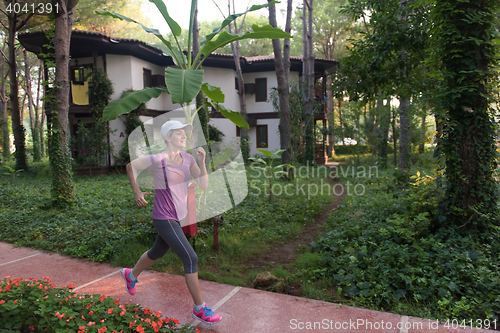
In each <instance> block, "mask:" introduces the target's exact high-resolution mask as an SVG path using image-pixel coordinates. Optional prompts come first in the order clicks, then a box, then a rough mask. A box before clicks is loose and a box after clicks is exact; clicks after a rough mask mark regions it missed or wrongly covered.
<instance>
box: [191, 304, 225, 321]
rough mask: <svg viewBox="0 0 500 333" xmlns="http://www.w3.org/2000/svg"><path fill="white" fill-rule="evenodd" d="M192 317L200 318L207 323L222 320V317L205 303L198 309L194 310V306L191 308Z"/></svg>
mask: <svg viewBox="0 0 500 333" xmlns="http://www.w3.org/2000/svg"><path fill="white" fill-rule="evenodd" d="M193 319H197V320H201V321H202V322H204V323H207V324H215V323H218V322H220V321H221V320H222V317H221V316H219V315H216V314H215V313H214V312H213V311H212V309H210V308H209V307H208V306H206V305H205V307H204V308H202V309H201V310H200V311H196V308H193Z"/></svg>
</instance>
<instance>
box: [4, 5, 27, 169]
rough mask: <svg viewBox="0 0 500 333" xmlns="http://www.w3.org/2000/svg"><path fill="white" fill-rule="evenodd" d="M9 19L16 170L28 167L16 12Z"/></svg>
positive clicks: (10, 74) (11, 96)
mask: <svg viewBox="0 0 500 333" xmlns="http://www.w3.org/2000/svg"><path fill="white" fill-rule="evenodd" d="M8 21H9V38H8V45H9V59H8V62H9V78H10V115H11V118H12V132H13V133H14V146H15V147H16V166H15V169H16V170H26V169H28V161H27V159H26V147H25V137H24V135H25V129H24V126H23V123H22V119H21V112H20V109H19V86H18V82H17V76H16V74H17V63H16V53H15V49H16V24H17V14H16V13H14V11H12V13H11V15H9V16H8Z"/></svg>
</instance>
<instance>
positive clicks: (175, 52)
mask: <svg viewBox="0 0 500 333" xmlns="http://www.w3.org/2000/svg"><path fill="white" fill-rule="evenodd" d="M150 1H151V0H150ZM154 1H157V0H154ZM152 2H153V1H152ZM155 4H156V3H155ZM162 4H163V3H162ZM157 6H158V5H157ZM163 6H164V7H165V4H163ZM159 9H160V8H159ZM165 10H166V8H165ZM160 11H161V9H160ZM95 12H96V13H97V14H99V15H103V16H111V17H113V18H117V19H120V20H124V21H127V22H133V23H136V24H138V25H140V26H141V27H142V29H144V31H146V32H147V33H150V34H153V35H155V36H156V37H158V38H159V39H160V40H161V41H162V42H163V44H165V47H166V48H167V49H168V51H166V50H165V49H164V48H161V50H162V51H163V52H165V53H166V54H168V55H169V56H171V57H172V58H173V59H174V62H175V63H176V64H177V63H180V61H181V60H183V59H184V54H183V53H182V52H181V51H180V50H179V49H177V48H173V47H172V44H171V43H170V42H169V41H168V40H166V39H165V38H163V36H162V34H161V33H160V31H159V30H158V29H153V28H148V27H146V26H144V25H142V23H140V22H138V21H136V20H134V19H131V18H130V17H126V16H123V15H121V14H118V13H113V12H109V11H107V10H96V11H95ZM167 16H168V13H167ZM169 17H170V16H169ZM172 21H173V20H172ZM173 23H175V24H177V23H176V22H175V21H173ZM177 26H179V25H178V24H177ZM170 29H173V28H172V27H170ZM174 29H175V26H174ZM179 29H180V27H179ZM172 31H173V30H172ZM179 34H180V30H179ZM156 47H158V45H157V46H156ZM158 48H159V47H158Z"/></svg>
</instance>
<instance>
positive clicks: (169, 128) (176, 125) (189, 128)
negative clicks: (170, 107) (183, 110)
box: [161, 120, 193, 138]
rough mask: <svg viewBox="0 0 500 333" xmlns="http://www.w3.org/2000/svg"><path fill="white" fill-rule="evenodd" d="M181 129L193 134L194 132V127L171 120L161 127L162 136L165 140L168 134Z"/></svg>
mask: <svg viewBox="0 0 500 333" xmlns="http://www.w3.org/2000/svg"><path fill="white" fill-rule="evenodd" d="M181 128H183V129H184V130H185V131H186V132H191V131H192V130H193V126H191V125H190V124H183V123H181V122H180V121H178V120H169V121H167V122H166V123H165V124H163V125H162V126H161V136H162V138H165V136H166V135H167V134H168V132H170V131H172V130H176V129H181Z"/></svg>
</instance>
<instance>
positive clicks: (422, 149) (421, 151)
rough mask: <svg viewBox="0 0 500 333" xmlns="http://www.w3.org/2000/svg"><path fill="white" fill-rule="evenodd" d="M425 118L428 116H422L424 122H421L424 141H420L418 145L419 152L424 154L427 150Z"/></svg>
mask: <svg viewBox="0 0 500 333" xmlns="http://www.w3.org/2000/svg"><path fill="white" fill-rule="evenodd" d="M425 118H426V116H422V123H421V126H422V138H423V140H422V142H421V143H420V145H419V146H418V153H419V154H423V153H424V152H425V139H426V137H427V129H426V128H425Z"/></svg>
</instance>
